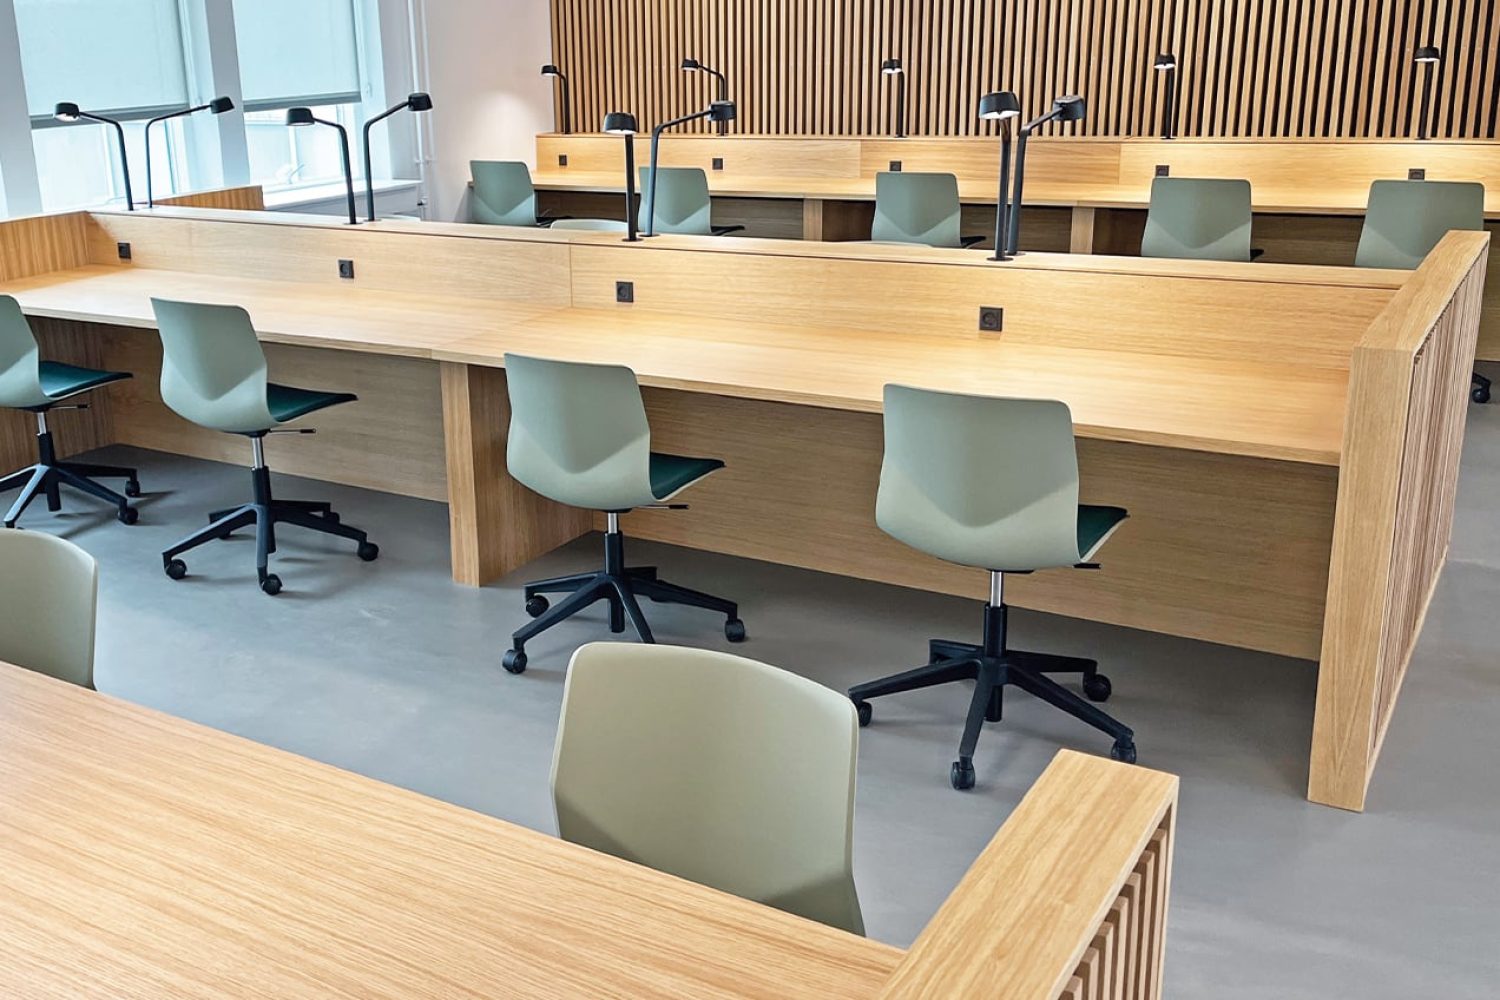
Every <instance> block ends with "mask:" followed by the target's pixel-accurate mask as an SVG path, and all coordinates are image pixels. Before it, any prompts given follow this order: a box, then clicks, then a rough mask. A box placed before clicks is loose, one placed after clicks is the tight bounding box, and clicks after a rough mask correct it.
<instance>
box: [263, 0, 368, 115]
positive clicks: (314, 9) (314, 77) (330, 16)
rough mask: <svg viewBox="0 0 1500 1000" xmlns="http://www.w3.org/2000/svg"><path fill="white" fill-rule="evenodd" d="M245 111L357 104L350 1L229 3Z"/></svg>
mask: <svg viewBox="0 0 1500 1000" xmlns="http://www.w3.org/2000/svg"><path fill="white" fill-rule="evenodd" d="M234 31H235V37H236V40H237V45H238V47H239V56H240V83H241V86H242V87H243V92H244V95H245V106H246V107H247V108H249V109H252V110H255V109H265V108H286V107H293V106H295V105H299V104H305V105H317V104H347V103H350V102H353V101H357V100H359V99H360V94H359V92H360V86H359V57H358V55H357V41H356V36H355V21H354V3H353V0H234Z"/></svg>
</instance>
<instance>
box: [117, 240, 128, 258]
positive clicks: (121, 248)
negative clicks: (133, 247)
mask: <svg viewBox="0 0 1500 1000" xmlns="http://www.w3.org/2000/svg"><path fill="white" fill-rule="evenodd" d="M115 252H116V253H118V254H119V255H120V259H121V260H129V259H130V244H129V243H116V244H115Z"/></svg>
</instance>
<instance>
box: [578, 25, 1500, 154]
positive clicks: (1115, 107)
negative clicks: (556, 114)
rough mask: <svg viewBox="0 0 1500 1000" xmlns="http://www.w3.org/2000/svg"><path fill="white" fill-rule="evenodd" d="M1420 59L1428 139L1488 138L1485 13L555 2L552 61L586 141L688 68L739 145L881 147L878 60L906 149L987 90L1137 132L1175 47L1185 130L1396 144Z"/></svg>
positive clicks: (1499, 89) (973, 124)
mask: <svg viewBox="0 0 1500 1000" xmlns="http://www.w3.org/2000/svg"><path fill="white" fill-rule="evenodd" d="M1426 44H1437V45H1439V46H1441V47H1442V50H1443V54H1444V55H1445V57H1446V59H1445V60H1444V62H1443V63H1442V64H1441V66H1439V67H1438V68H1437V72H1436V75H1435V79H1434V84H1435V86H1434V105H1433V113H1432V117H1431V122H1432V130H1433V134H1435V135H1437V136H1451V137H1461V138H1468V137H1490V138H1493V137H1494V136H1495V135H1496V115H1497V111H1500V86H1497V83H1496V82H1497V73H1500V69H1497V64H1496V60H1495V58H1494V54H1495V52H1496V51H1497V50H1500V16H1497V14H1496V10H1495V2H1494V0H1304V2H1302V3H1297V4H1288V3H1285V2H1282V0H1240V2H1236V3H1224V2H1222V0H1177V2H1173V3H1166V2H1160V0H1157V2H1147V0H1130V2H1120V0H798V2H787V0H779V2H771V0H718V2H714V3H709V2H706V0H679V2H675V3H662V2H660V0H552V49H553V58H552V61H553V62H555V63H557V64H559V65H560V66H561V67H562V68H563V70H564V72H566V73H568V74H569V76H570V79H571V82H572V88H571V97H572V120H573V122H574V123H575V127H576V128H580V129H583V130H591V129H597V128H598V127H599V125H598V123H599V122H600V121H602V120H603V117H604V115H605V114H606V113H607V112H610V111H622V110H623V111H633V112H635V113H636V115H637V116H639V117H640V119H641V124H642V125H643V126H645V127H647V128H649V127H650V126H651V125H654V124H656V123H658V122H662V121H666V120H667V119H669V118H673V117H676V116H677V115H680V114H682V113H684V112H686V111H689V110H693V109H697V108H701V107H703V106H704V105H705V104H706V102H707V101H708V100H709V99H710V98H711V97H713V95H714V90H713V80H712V78H710V77H709V76H708V75H707V74H703V73H685V72H682V71H681V70H680V69H679V68H678V66H679V64H680V62H681V61H682V59H683V58H684V57H687V56H691V57H694V58H697V59H700V60H701V61H702V62H703V63H704V64H705V65H708V66H711V67H713V68H714V69H717V70H721V71H723V72H724V73H726V74H727V75H728V77H729V90H730V96H731V97H732V98H734V99H735V100H736V101H737V103H738V105H739V117H738V119H737V121H735V122H734V123H733V127H734V129H735V130H736V131H743V132H750V133H783V134H785V133H806V134H823V135H828V134H831V135H871V134H881V133H887V132H889V131H890V130H891V128H892V121H893V119H892V110H893V103H894V100H895V87H894V86H893V80H892V78H891V77H886V76H882V75H881V73H880V65H881V61H882V60H883V59H885V58H887V57H897V58H900V59H901V60H902V61H903V63H904V65H905V67H906V69H907V87H908V119H907V121H908V130H909V132H910V134H912V135H978V134H985V133H988V132H990V131H992V130H993V125H992V123H988V122H984V123H982V122H980V121H979V120H978V118H977V107H978V102H979V97H980V95H982V94H984V93H985V92H986V91H990V90H998V89H1009V90H1014V91H1015V92H1016V93H1017V94H1019V95H1020V96H1021V99H1022V105H1023V110H1024V111H1025V113H1026V114H1028V115H1032V114H1037V113H1039V112H1041V111H1045V110H1046V108H1047V107H1048V105H1049V103H1050V102H1051V100H1052V98H1053V97H1054V96H1055V95H1058V94H1063V93H1077V94H1081V95H1083V96H1084V97H1085V98H1086V99H1087V101H1088V102H1089V114H1088V116H1087V118H1086V119H1085V120H1084V121H1083V122H1082V123H1079V124H1077V125H1071V124H1070V125H1067V126H1064V127H1063V131H1066V132H1067V133H1069V134H1088V135H1107V136H1140V135H1152V134H1156V133H1157V132H1158V131H1159V129H1160V123H1161V120H1162V106H1163V103H1164V98H1165V93H1164V87H1163V83H1162V75H1161V74H1159V73H1156V72H1153V70H1152V68H1151V64H1152V60H1153V58H1154V56H1155V55H1156V54H1157V53H1158V52H1173V53H1176V54H1177V56H1178V58H1179V61H1180V66H1181V69H1180V73H1181V81H1180V82H1181V94H1182V100H1181V119H1180V134H1182V135H1186V136H1348V137H1378V136H1392V137H1395V136H1409V135H1413V134H1415V132H1416V129H1417V117H1418V102H1419V99H1420V95H1421V86H1420V75H1419V67H1417V66H1416V65H1415V64H1414V63H1413V62H1412V53H1413V51H1414V49H1415V48H1416V47H1417V46H1419V45H1426ZM689 128H691V129H694V130H696V131H709V130H710V129H711V128H712V126H710V125H708V124H706V123H702V122H698V123H694V124H693V125H691V126H689Z"/></svg>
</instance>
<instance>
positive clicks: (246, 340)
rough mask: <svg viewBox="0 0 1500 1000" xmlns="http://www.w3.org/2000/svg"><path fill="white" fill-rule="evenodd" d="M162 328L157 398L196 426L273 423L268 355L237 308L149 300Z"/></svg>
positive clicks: (245, 428)
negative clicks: (268, 386) (269, 393)
mask: <svg viewBox="0 0 1500 1000" xmlns="http://www.w3.org/2000/svg"><path fill="white" fill-rule="evenodd" d="M151 308H152V309H154V310H155V311H156V326H157V329H158V330H159V331H160V332H161V348H162V358H161V398H162V402H164V403H166V404H167V405H168V406H170V407H171V408H172V409H173V410H174V411H176V413H177V414H178V415H179V416H181V417H185V418H186V419H188V420H191V421H192V422H193V423H195V424H199V425H201V426H203V427H209V428H212V429H213V430H218V431H228V432H230V433H233V434H249V433H254V432H257V431H264V430H269V429H270V428H272V427H275V426H276V420H275V418H274V417H272V416H271V411H270V408H269V407H268V406H267V405H266V355H265V352H264V351H262V350H261V348H260V340H259V339H257V338H256V336H255V327H254V326H253V325H252V324H251V322H250V314H249V313H247V312H245V310H244V309H241V308H240V307H239V306H220V305H209V304H207V303H203V302H176V301H172V300H170V299H152V300H151Z"/></svg>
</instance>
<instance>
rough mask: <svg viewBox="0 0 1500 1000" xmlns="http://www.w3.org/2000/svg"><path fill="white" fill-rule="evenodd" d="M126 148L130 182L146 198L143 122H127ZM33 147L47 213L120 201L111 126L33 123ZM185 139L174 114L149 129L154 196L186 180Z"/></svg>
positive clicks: (122, 190)
mask: <svg viewBox="0 0 1500 1000" xmlns="http://www.w3.org/2000/svg"><path fill="white" fill-rule="evenodd" d="M123 125H124V127H125V147H126V149H127V150H128V151H129V153H130V166H131V175H130V186H131V189H132V191H133V192H134V194H135V196H136V199H137V200H138V201H142V202H144V201H145V198H146V146H145V141H144V136H145V132H146V123H145V122H144V121H129V122H124V123H123ZM31 138H32V146H33V148H34V149H35V151H36V163H37V181H38V183H39V184H40V186H41V189H42V206H43V208H44V209H45V210H46V211H49V212H60V211H66V210H68V209H73V208H84V207H87V206H89V205H104V204H108V203H110V202H119V203H121V204H124V201H125V176H124V173H123V172H122V171H121V170H120V144H119V140H118V139H117V138H116V137H115V130H114V129H113V128H112V127H111V126H108V125H99V124H97V123H91V124H84V123H80V124H78V125H70V126H66V127H57V128H37V129H34V130H33V131H32V133H31ZM186 148H187V143H186V142H185V137H184V135H183V132H182V121H181V120H180V119H175V120H172V121H166V122H162V123H160V124H158V125H157V126H156V127H155V128H153V129H152V130H151V182H152V184H153V185H154V189H155V192H156V196H157V197H158V198H160V197H163V196H164V195H166V194H167V193H169V192H171V191H174V190H179V189H182V188H185V187H188V186H189V185H188V184H187V183H186V177H187V163H186V162H185V157H184V156H183V151H184V150H186Z"/></svg>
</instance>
